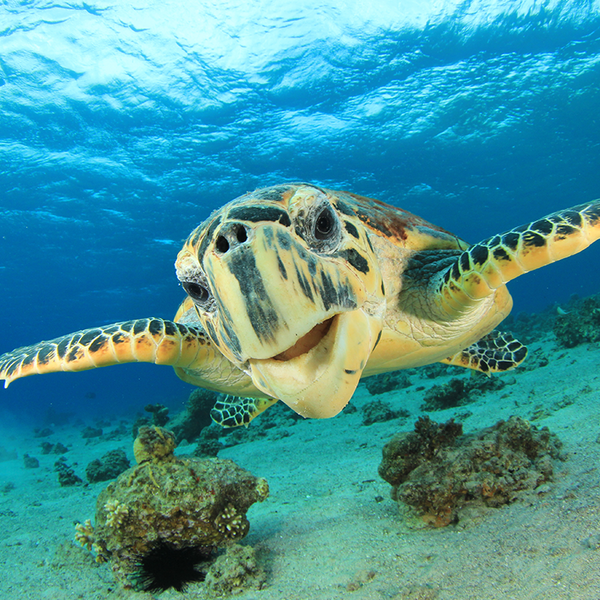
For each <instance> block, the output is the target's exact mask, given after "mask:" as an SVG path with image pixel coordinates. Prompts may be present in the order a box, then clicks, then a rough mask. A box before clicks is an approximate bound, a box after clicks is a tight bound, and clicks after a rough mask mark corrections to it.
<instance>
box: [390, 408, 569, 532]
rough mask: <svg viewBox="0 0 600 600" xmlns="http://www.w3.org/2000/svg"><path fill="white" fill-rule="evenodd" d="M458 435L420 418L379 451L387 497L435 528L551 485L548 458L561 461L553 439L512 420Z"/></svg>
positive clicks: (456, 428) (451, 426) (457, 429)
mask: <svg viewBox="0 0 600 600" xmlns="http://www.w3.org/2000/svg"><path fill="white" fill-rule="evenodd" d="M461 434H462V428H461V426H460V425H458V424H456V423H454V422H453V421H452V420H451V421H448V422H447V423H445V424H443V425H439V424H437V423H434V422H433V421H431V420H430V419H429V418H428V417H425V418H421V419H419V420H418V421H417V423H416V426H415V431H414V432H409V433H400V434H397V435H395V436H394V437H393V438H392V439H391V440H390V441H389V442H388V443H387V444H386V445H385V447H384V448H383V460H382V462H381V464H380V466H379V474H380V475H381V477H382V478H383V479H385V480H386V481H387V482H388V483H390V484H391V485H392V486H393V487H392V498H394V499H395V500H398V501H399V502H404V503H406V504H408V505H410V506H413V507H415V508H416V509H417V510H418V511H419V513H420V514H421V515H422V516H423V518H424V520H425V521H426V522H428V523H430V524H432V525H434V526H436V527H443V526H445V525H448V524H450V523H452V522H456V521H458V520H459V518H460V511H461V509H462V508H463V507H465V506H466V505H467V504H470V505H474V504H477V503H479V504H480V505H485V506H493V507H496V506H501V505H503V504H507V503H509V502H512V501H513V500H515V499H516V497H517V496H516V494H517V493H518V492H520V491H523V490H531V489H535V488H536V487H537V486H539V485H540V484H542V483H544V482H546V481H549V480H551V479H552V475H553V464H552V459H555V458H562V456H561V453H560V448H561V443H560V442H559V441H558V439H557V438H556V436H555V435H553V434H551V433H550V431H549V430H548V429H547V428H543V429H540V430H538V429H536V428H535V427H533V426H531V425H530V424H529V423H528V422H527V421H525V420H523V419H520V418H518V417H511V418H510V419H509V420H508V421H506V422H504V421H500V422H498V423H497V424H496V425H494V426H493V427H490V428H487V429H484V430H483V431H481V432H479V433H478V434H476V435H468V436H467V435H465V436H462V435H461Z"/></svg>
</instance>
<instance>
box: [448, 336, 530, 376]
mask: <svg viewBox="0 0 600 600" xmlns="http://www.w3.org/2000/svg"><path fill="white" fill-rule="evenodd" d="M526 356H527V348H526V347H525V346H524V345H523V344H521V342H520V341H519V340H517V339H515V338H514V337H513V336H512V335H511V334H510V333H501V332H499V331H492V332H491V333H488V335H486V336H485V337H483V338H481V339H480V340H479V341H478V342H475V343H474V344H471V345H470V346H469V347H468V348H465V349H464V350H461V351H460V352H457V353H456V354H455V355H454V356H450V357H448V358H447V359H445V360H442V361H440V362H443V363H446V364H448V365H454V366H456V367H465V368H467V369H473V370H475V371H481V372H482V373H486V374H487V375H490V374H491V373H502V372H504V371H509V370H510V369H514V368H515V367H518V366H519V365H520V364H521V363H522V362H523V361H524V360H525V358H526Z"/></svg>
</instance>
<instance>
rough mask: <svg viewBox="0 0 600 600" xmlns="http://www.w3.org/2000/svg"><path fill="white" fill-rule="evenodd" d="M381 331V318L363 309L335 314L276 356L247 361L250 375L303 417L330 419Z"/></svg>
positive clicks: (348, 395)
mask: <svg viewBox="0 0 600 600" xmlns="http://www.w3.org/2000/svg"><path fill="white" fill-rule="evenodd" d="M381 329H382V320H381V318H379V317H375V316H372V315H369V314H367V313H366V312H364V311H363V310H360V309H359V310H354V311H349V312H344V313H340V314H337V315H335V316H333V317H331V318H330V319H328V320H327V321H324V322H322V323H319V324H318V325H317V326H316V327H314V328H313V329H312V330H311V331H310V332H309V333H307V334H306V335H305V336H303V337H302V338H300V340H298V342H297V343H296V344H294V346H292V347H291V348H289V349H288V350H286V351H284V352H281V353H280V354H278V355H277V356H274V357H273V358H268V359H250V360H249V364H250V376H251V377H252V381H253V383H254V385H255V386H256V387H257V388H259V389H260V390H261V391H263V392H265V393H266V394H269V395H270V396H272V397H273V398H278V399H279V400H281V401H282V402H284V403H285V404H287V405H288V406H289V407H290V408H291V409H293V410H294V411H296V412H297V413H298V414H300V415H302V416H303V417H310V418H317V419H326V418H328V417H333V416H335V415H337V414H338V413H339V412H340V411H341V410H342V409H343V408H344V406H346V404H347V403H348V401H349V400H350V398H351V397H352V394H353V393H354V391H355V389H356V386H357V385H358V382H359V380H360V377H361V374H362V372H363V369H364V368H365V366H366V364H367V361H368V359H369V356H370V355H371V352H372V351H373V348H374V347H375V345H376V344H377V342H378V340H379V336H380V335H381Z"/></svg>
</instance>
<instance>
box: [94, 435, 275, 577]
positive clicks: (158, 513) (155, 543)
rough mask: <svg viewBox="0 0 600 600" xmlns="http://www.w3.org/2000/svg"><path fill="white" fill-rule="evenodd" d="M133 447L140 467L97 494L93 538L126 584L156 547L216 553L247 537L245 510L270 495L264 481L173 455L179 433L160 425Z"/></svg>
mask: <svg viewBox="0 0 600 600" xmlns="http://www.w3.org/2000/svg"><path fill="white" fill-rule="evenodd" d="M134 446H135V457H136V460H138V463H139V464H138V465H137V466H135V467H133V468H131V469H129V470H127V471H125V472H124V473H122V474H121V475H120V476H119V477H118V479H117V480H116V481H114V482H113V483H111V484H110V485H109V486H108V487H107V488H106V489H105V490H103V491H102V492H101V493H100V495H99V496H98V500H97V504H96V527H95V529H94V540H93V541H94V546H93V547H94V550H95V551H96V552H97V553H98V555H99V557H100V559H101V560H109V561H110V562H111V565H112V568H113V571H114V572H115V575H116V576H117V577H118V578H120V579H121V580H122V581H123V583H124V584H125V585H135V583H136V581H135V580H136V578H135V574H136V571H137V570H138V569H139V565H140V561H141V560H143V557H144V556H147V555H148V554H149V553H151V552H153V551H156V549H157V548H171V549H173V551H177V550H181V549H185V548H205V549H207V551H208V554H209V555H210V554H211V552H214V551H216V549H217V548H220V547H226V546H227V545H229V544H231V543H233V542H235V541H238V540H240V539H242V538H243V537H244V536H245V535H246V534H247V533H248V529H249V522H248V519H247V518H246V511H247V510H248V508H249V507H250V506H251V505H252V504H254V503H255V502H262V501H263V500H264V499H265V498H266V497H267V496H268V493H269V488H268V484H267V482H266V480H264V479H262V478H256V477H254V475H252V474H251V473H249V472H248V471H246V470H244V469H242V468H241V467H238V466H237V465H236V464H235V463H234V462H233V461H231V460H221V459H217V458H212V459H197V458H178V457H175V456H174V455H173V450H174V449H175V439H174V436H173V434H172V433H171V432H168V431H166V430H164V429H161V428H159V427H142V428H141V429H140V431H139V436H138V438H137V439H136V442H135V445H134Z"/></svg>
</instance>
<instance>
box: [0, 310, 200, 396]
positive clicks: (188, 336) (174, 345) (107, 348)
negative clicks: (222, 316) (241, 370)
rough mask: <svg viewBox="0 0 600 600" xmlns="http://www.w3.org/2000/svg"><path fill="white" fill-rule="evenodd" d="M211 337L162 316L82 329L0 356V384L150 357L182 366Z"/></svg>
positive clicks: (197, 358)
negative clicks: (28, 377)
mask: <svg viewBox="0 0 600 600" xmlns="http://www.w3.org/2000/svg"><path fill="white" fill-rule="evenodd" d="M209 346H210V342H209V341H208V339H207V337H206V336H205V334H204V332H203V331H202V330H201V329H199V328H197V327H189V326H187V325H182V324H181V323H174V322H173V321H167V320H165V319H154V318H149V319H137V320H135V321H126V322H124V323H115V324H113V325H107V326H104V327H96V328H93V329H84V330H82V331H77V332H75V333H71V334H68V335H65V336H62V337H59V338H56V339H53V340H49V341H45V342H40V343H38V344H34V345H32V346H25V347H23V348H17V349H16V350H13V351H12V352H7V353H6V354H3V355H2V356H0V380H2V379H4V387H8V385H9V384H10V383H11V382H12V381H14V380H15V379H19V378H20V377H27V376H28V375H36V374H41V373H53V372H57V371H84V370H86V369H94V368H96V367H106V366H109V365H116V364H120V363H131V362H150V363H155V364H159V365H171V366H174V367H187V366H189V365H191V364H193V363H196V362H199V361H201V359H202V353H206V352H207V351H208V349H209V348H208V347H209Z"/></svg>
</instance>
